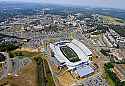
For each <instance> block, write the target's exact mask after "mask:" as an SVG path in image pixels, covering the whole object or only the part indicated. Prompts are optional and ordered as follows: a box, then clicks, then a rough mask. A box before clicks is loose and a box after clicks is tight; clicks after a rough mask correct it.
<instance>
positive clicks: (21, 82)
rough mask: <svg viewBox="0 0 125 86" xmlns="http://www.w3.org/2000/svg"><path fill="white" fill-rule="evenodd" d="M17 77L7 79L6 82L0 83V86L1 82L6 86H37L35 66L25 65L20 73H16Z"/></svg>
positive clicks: (33, 64)
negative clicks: (6, 85) (6, 84)
mask: <svg viewBox="0 0 125 86" xmlns="http://www.w3.org/2000/svg"><path fill="white" fill-rule="evenodd" d="M18 75H19V76H17V77H10V76H9V77H8V79H7V80H6V81H0V86H2V85H1V84H2V82H7V83H8V84H9V85H8V86H37V75H36V64H35V63H31V64H29V65H26V66H25V67H24V68H23V69H22V71H20V72H19V73H18Z"/></svg>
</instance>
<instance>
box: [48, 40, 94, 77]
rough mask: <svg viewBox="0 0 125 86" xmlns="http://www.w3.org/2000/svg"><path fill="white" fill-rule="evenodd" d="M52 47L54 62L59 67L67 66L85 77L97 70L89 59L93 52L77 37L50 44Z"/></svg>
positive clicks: (76, 73) (71, 70)
mask: <svg viewBox="0 0 125 86" xmlns="http://www.w3.org/2000/svg"><path fill="white" fill-rule="evenodd" d="M50 49H51V59H53V63H54V64H55V65H57V66H58V67H62V68H63V67H66V68H67V70H69V71H70V72H71V73H72V74H75V75H77V76H78V77H81V78H82V77H85V76H87V75H89V74H91V73H93V72H94V71H95V69H94V68H93V67H91V61H90V60H89V59H90V58H91V57H92V52H91V51H90V50H89V49H88V48H87V47H86V46H85V45H84V44H83V43H81V42H80V41H78V40H76V39H74V40H72V41H60V42H56V43H54V44H50Z"/></svg>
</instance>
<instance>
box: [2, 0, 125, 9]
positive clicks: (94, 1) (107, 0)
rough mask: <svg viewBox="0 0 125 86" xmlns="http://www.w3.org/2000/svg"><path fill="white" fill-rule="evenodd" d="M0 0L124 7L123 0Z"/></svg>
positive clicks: (124, 1)
mask: <svg viewBox="0 0 125 86" xmlns="http://www.w3.org/2000/svg"><path fill="white" fill-rule="evenodd" d="M0 1H23V2H41V3H42V2H44V3H55V4H72V5H80V6H93V7H94V6H99V7H100V6H101V7H112V8H122V9H125V0H0Z"/></svg>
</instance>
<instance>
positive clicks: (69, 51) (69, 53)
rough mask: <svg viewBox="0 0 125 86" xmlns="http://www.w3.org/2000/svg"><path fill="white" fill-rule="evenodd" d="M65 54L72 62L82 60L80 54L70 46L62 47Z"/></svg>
mask: <svg viewBox="0 0 125 86" xmlns="http://www.w3.org/2000/svg"><path fill="white" fill-rule="evenodd" d="M60 50H61V51H62V53H63V54H64V56H65V57H66V58H67V59H68V60H69V61H70V62H77V61H80V59H79V57H78V55H77V54H76V53H75V52H74V50H72V49H71V48H70V47H68V46H63V47H61V48H60Z"/></svg>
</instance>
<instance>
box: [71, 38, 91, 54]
mask: <svg viewBox="0 0 125 86" xmlns="http://www.w3.org/2000/svg"><path fill="white" fill-rule="evenodd" d="M72 43H74V44H75V45H77V46H79V47H80V48H81V49H82V50H83V52H84V53H85V54H86V55H91V54H92V52H91V51H90V50H89V49H88V48H87V47H86V46H85V45H84V44H83V43H81V42H79V41H77V40H76V39H74V40H72Z"/></svg>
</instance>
